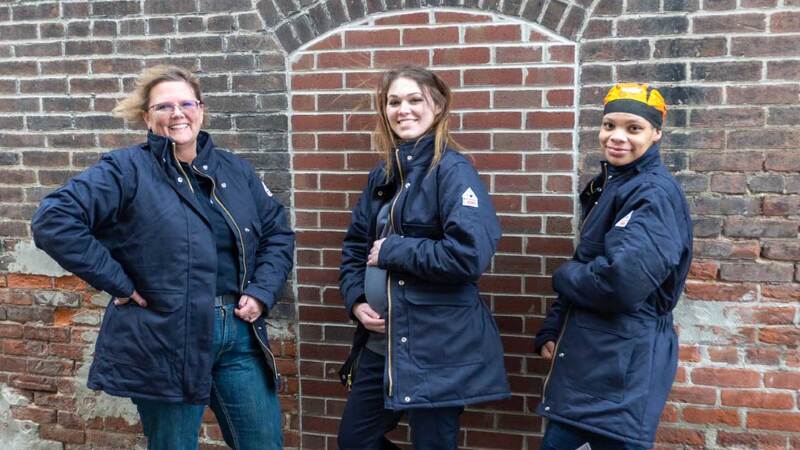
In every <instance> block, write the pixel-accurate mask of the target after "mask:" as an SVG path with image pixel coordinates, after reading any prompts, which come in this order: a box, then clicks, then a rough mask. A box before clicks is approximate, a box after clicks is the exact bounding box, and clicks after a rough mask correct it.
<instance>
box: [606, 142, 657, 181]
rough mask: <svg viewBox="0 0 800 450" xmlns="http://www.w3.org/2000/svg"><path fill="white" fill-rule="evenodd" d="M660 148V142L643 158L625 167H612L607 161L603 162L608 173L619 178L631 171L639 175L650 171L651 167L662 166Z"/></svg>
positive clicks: (651, 147)
mask: <svg viewBox="0 0 800 450" xmlns="http://www.w3.org/2000/svg"><path fill="white" fill-rule="evenodd" d="M660 146H661V143H660V142H656V143H654V144H653V145H651V146H650V148H649V149H647V152H645V154H644V155H642V156H641V158H639V159H637V160H636V161H633V162H630V163H628V164H625V165H624V166H612V165H611V164H608V162H607V161H603V164H605V165H607V166H608V172H609V173H611V174H614V175H615V176H619V175H622V174H624V173H627V172H630V171H635V172H636V173H639V172H642V171H644V170H647V169H649V168H650V167H653V166H657V165H659V164H661V155H660V152H659V149H660Z"/></svg>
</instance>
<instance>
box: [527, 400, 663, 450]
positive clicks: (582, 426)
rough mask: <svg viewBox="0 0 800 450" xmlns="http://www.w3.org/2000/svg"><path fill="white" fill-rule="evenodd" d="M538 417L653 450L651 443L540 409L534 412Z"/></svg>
mask: <svg viewBox="0 0 800 450" xmlns="http://www.w3.org/2000/svg"><path fill="white" fill-rule="evenodd" d="M536 412H537V413H538V414H539V415H540V416H542V417H545V418H547V419H548V420H552V421H554V422H562V423H565V424H567V425H570V426H573V427H575V428H580V429H581V430H586V431H590V432H592V433H595V434H599V435H602V436H605V437H608V438H611V439H616V440H618V441H623V442H625V443H626V444H635V445H641V446H643V447H645V448H653V442H652V441H643V440H641V439H636V438H632V437H630V436H623V435H621V434H617V433H614V432H612V431H608V430H604V429H602V428H597V427H593V426H591V425H587V424H585V423H581V422H575V421H574V420H570V419H567V418H566V417H563V416H559V415H558V414H553V413H550V412H544V411H542V408H537V411H536Z"/></svg>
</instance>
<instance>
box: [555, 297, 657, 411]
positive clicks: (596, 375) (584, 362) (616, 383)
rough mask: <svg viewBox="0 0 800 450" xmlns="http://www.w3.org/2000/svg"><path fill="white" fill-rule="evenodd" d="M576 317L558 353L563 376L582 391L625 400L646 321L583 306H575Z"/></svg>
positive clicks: (607, 398) (610, 399)
mask: <svg viewBox="0 0 800 450" xmlns="http://www.w3.org/2000/svg"><path fill="white" fill-rule="evenodd" d="M573 317H574V319H573V320H574V322H573V324H571V325H572V326H571V329H568V330H567V332H566V333H565V334H564V336H563V339H564V341H563V342H562V344H561V345H559V347H558V354H557V355H555V357H556V358H557V362H556V363H557V364H558V365H559V366H560V369H561V370H560V371H559V372H560V376H563V377H564V379H565V381H566V382H567V383H568V384H569V385H570V386H572V387H573V388H575V389H576V390H578V391H581V392H584V393H586V394H589V395H592V396H593V397H598V398H602V399H606V400H609V401H612V402H616V403H620V402H622V401H623V400H624V397H625V390H626V386H627V383H628V373H629V368H630V364H631V358H632V355H633V352H634V350H635V348H636V347H637V345H638V339H637V338H638V337H640V336H642V335H643V334H644V333H646V331H647V328H646V324H645V323H644V322H641V321H639V320H637V319H633V318H631V317H629V316H623V315H610V316H601V315H598V314H594V313H591V312H587V311H584V310H581V309H575V313H574V316H573ZM568 326H569V325H568Z"/></svg>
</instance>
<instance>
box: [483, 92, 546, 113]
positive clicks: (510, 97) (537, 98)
mask: <svg viewBox="0 0 800 450" xmlns="http://www.w3.org/2000/svg"><path fill="white" fill-rule="evenodd" d="M541 105H542V91H538V90H535V91H533V90H513V91H494V107H495V108H525V109H529V108H537V107H539V106H541Z"/></svg>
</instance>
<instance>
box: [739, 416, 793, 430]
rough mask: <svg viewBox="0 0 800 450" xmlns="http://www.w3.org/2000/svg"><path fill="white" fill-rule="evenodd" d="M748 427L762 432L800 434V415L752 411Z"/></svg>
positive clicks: (748, 417)
mask: <svg viewBox="0 0 800 450" xmlns="http://www.w3.org/2000/svg"><path fill="white" fill-rule="evenodd" d="M747 427H748V428H756V429H760V430H776V431H790V432H794V433H797V432H800V413H772V412H759V411H750V412H748V413H747Z"/></svg>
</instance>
